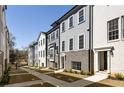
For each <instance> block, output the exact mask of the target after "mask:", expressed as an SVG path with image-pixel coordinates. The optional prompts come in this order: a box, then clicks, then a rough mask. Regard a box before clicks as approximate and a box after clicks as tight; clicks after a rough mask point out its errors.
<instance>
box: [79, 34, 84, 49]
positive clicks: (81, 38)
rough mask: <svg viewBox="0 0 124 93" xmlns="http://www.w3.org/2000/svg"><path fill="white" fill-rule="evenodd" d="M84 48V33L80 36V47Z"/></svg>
mask: <svg viewBox="0 0 124 93" xmlns="http://www.w3.org/2000/svg"><path fill="white" fill-rule="evenodd" d="M82 48H84V35H81V36H79V49H82Z"/></svg>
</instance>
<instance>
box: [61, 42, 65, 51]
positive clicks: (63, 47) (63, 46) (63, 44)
mask: <svg viewBox="0 0 124 93" xmlns="http://www.w3.org/2000/svg"><path fill="white" fill-rule="evenodd" d="M62 51H65V41H62Z"/></svg>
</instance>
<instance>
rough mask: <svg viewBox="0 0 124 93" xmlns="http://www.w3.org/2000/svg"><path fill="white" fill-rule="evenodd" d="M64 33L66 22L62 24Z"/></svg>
mask: <svg viewBox="0 0 124 93" xmlns="http://www.w3.org/2000/svg"><path fill="white" fill-rule="evenodd" d="M62 32H65V22H63V23H62Z"/></svg>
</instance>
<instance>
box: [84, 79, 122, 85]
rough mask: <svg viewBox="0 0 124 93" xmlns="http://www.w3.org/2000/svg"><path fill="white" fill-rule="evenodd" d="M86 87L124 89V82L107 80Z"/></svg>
mask: <svg viewBox="0 0 124 93" xmlns="http://www.w3.org/2000/svg"><path fill="white" fill-rule="evenodd" d="M86 87H124V81H121V80H112V79H105V80H102V81H99V82H96V83H93V84H91V85H88V86H86Z"/></svg>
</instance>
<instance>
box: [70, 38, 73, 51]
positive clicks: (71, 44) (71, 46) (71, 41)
mask: <svg viewBox="0 0 124 93" xmlns="http://www.w3.org/2000/svg"><path fill="white" fill-rule="evenodd" d="M69 50H73V39H70V42H69Z"/></svg>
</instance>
